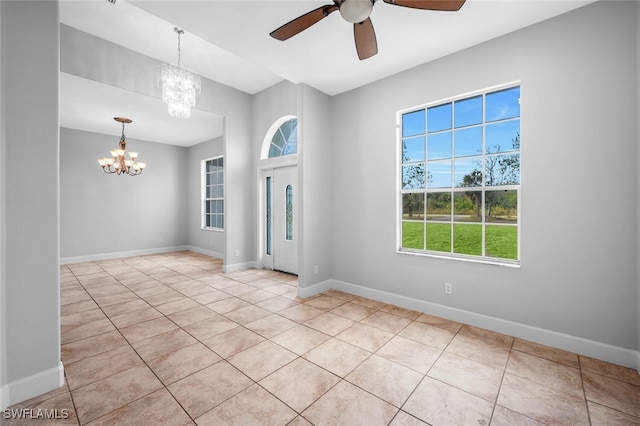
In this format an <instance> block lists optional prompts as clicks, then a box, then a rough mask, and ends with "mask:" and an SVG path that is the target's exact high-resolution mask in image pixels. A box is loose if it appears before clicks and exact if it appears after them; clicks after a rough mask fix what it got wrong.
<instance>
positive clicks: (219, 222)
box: [202, 157, 224, 230]
mask: <svg viewBox="0 0 640 426" xmlns="http://www.w3.org/2000/svg"><path fill="white" fill-rule="evenodd" d="M202 227H203V228H205V229H216V230H222V229H224V163H223V158H222V157H216V158H211V159H209V160H204V161H202Z"/></svg>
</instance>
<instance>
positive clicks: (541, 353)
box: [512, 338, 580, 368]
mask: <svg viewBox="0 0 640 426" xmlns="http://www.w3.org/2000/svg"><path fill="white" fill-rule="evenodd" d="M512 349H513V350H515V351H520V352H524V353H528V354H530V355H535V356H538V357H540V358H544V359H548V360H550V361H555V362H559V363H560V364H565V365H568V366H570V367H575V368H580V363H579V362H578V355H577V354H575V353H573V352H567V351H563V350H561V349H556V348H552V347H551V346H545V345H541V344H539V343H534V342H530V341H528V340H523V339H518V338H516V339H515V340H514V342H513V348H512Z"/></svg>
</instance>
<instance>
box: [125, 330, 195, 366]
mask: <svg viewBox="0 0 640 426" xmlns="http://www.w3.org/2000/svg"><path fill="white" fill-rule="evenodd" d="M195 342H196V339H194V338H193V337H192V336H191V335H189V334H188V333H187V332H185V331H184V330H182V329H181V328H177V329H175V330H171V331H167V332H166V333H162V334H158V335H156V336H153V337H149V338H148V339H145V340H140V341H139V342H135V343H132V346H133V348H134V349H135V350H136V352H138V354H139V355H140V356H141V357H142V359H143V360H145V361H146V362H149V361H151V360H152V359H154V358H158V357H159V356H162V355H165V354H168V353H169V352H173V351H176V350H178V349H180V348H184V347H185V346H189V345H192V344H194V343H195Z"/></svg>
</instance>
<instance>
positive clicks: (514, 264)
mask: <svg viewBox="0 0 640 426" xmlns="http://www.w3.org/2000/svg"><path fill="white" fill-rule="evenodd" d="M396 253H398V254H408V255H412V256H422V257H431V258H434V259H445V260H453V261H460V262H469V263H480V264H484V265H493V266H504V267H507V268H520V266H521V265H520V261H519V260H498V259H492V258H481V257H476V256H474V257H471V256H465V255H459V254H458V255H454V254H450V255H444V254H437V253H435V252H425V251H412V250H407V249H397V250H396Z"/></svg>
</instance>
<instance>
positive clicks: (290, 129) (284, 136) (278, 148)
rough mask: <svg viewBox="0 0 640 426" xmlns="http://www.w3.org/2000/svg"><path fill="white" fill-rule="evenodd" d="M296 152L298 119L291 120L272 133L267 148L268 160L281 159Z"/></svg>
mask: <svg viewBox="0 0 640 426" xmlns="http://www.w3.org/2000/svg"><path fill="white" fill-rule="evenodd" d="M297 152H298V119H297V118H291V119H289V120H287V121H285V122H284V123H282V124H281V125H280V127H278V129H277V130H276V131H275V132H274V133H273V137H272V138H271V144H270V146H269V158H273V157H282V156H284V155H291V154H296V153H297Z"/></svg>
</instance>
